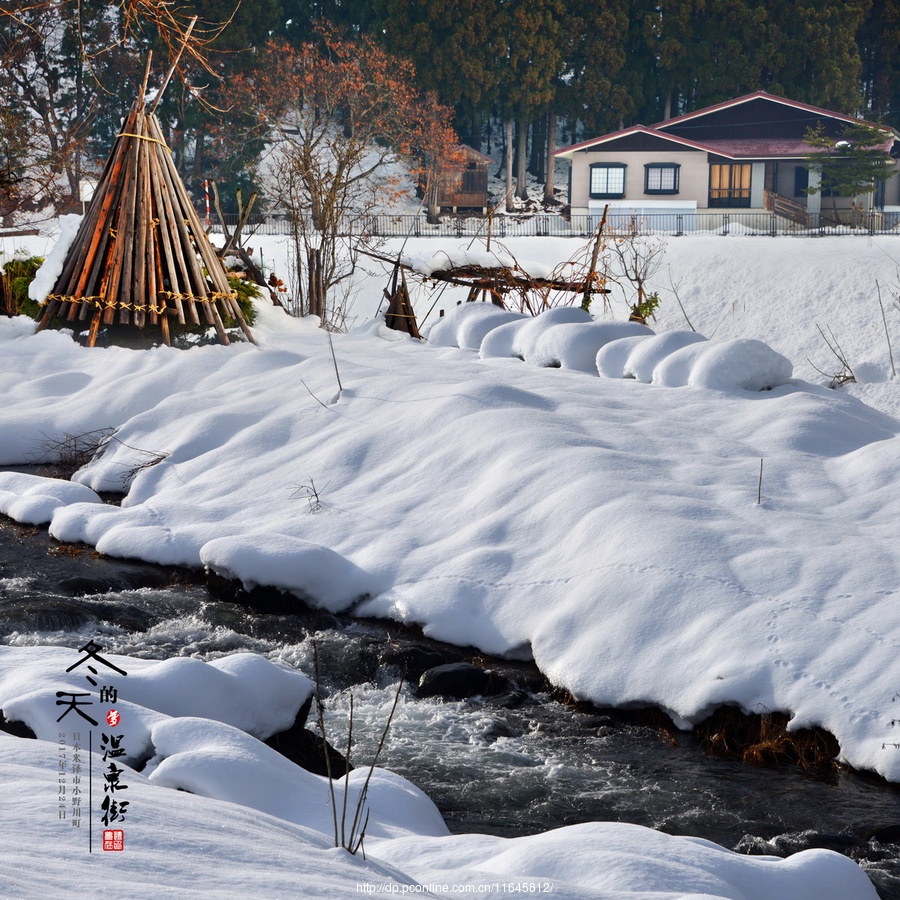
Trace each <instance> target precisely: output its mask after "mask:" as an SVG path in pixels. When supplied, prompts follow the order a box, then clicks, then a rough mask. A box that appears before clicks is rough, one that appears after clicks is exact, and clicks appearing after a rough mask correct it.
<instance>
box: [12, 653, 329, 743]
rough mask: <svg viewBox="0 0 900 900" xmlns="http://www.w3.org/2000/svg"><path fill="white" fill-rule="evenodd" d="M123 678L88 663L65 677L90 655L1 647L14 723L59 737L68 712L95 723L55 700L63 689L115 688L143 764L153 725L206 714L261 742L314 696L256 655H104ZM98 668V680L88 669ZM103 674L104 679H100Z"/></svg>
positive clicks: (101, 710) (304, 681) (303, 682)
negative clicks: (208, 659) (161, 657)
mask: <svg viewBox="0 0 900 900" xmlns="http://www.w3.org/2000/svg"><path fill="white" fill-rule="evenodd" d="M100 655H101V656H102V657H103V658H104V659H106V660H108V661H109V662H110V663H112V665H114V666H116V667H117V668H118V669H120V670H122V671H124V672H126V673H127V674H126V675H124V676H123V675H121V674H120V673H118V672H116V671H115V670H113V669H107V668H105V667H104V666H101V665H98V664H97V663H96V662H93V661H91V660H88V661H87V662H85V663H82V664H81V665H77V666H76V667H75V668H74V669H73V670H72V671H71V672H67V671H66V669H68V668H69V667H70V666H72V665H73V664H76V663H78V662H79V660H81V659H82V658H83V657H85V654H83V653H80V652H78V651H77V650H70V649H67V648H63V647H40V648H29V649H21V648H11V647H3V648H0V709H2V710H3V712H4V714H5V715H6V717H7V718H8V719H10V720H13V721H18V722H24V723H25V724H26V725H28V727H29V728H31V730H32V731H34V732H35V734H36V735H37V736H38V738H40V739H42V740H47V741H53V740H56V733H57V731H58V730H59V728H60V725H59V724H58V723H57V719H58V717H59V716H60V715H61V714H62V715H63V716H64V719H63V721H64V722H65V723H66V725H67V726H68V727H72V726H73V723H75V722H77V723H79V724H80V725H82V726H83V727H88V726H89V724H90V723H88V722H87V720H86V719H83V718H81V717H80V715H79V714H78V712H77V711H76V710H68V709H67V707H66V706H65V705H63V706H60V705H58V704H57V703H56V694H57V691H70V692H76V693H77V692H84V691H89V692H90V691H93V692H94V693H96V692H97V690H98V686H97V685H92V684H91V683H90V682H89V680H88V678H89V677H94V679H95V680H97V679H99V678H102V679H103V680H102V681H98V685H111V686H114V687H115V688H116V690H117V699H116V700H115V703H114V705H115V706H116V708H118V709H119V711H120V712H121V713H122V725H121V726H120V728H119V729H118V733H120V734H122V735H125V737H126V740H125V747H126V748H127V750H128V758H129V759H140V758H141V757H143V756H145V755H146V754H147V753H148V752H149V750H150V731H151V729H152V726H153V725H154V723H156V722H158V721H160V720H162V719H165V718H167V717H170V716H201V715H202V716H204V717H206V718H209V719H216V720H218V721H220V722H224V723H226V724H228V725H229V726H233V727H235V728H239V729H241V730H242V731H245V732H247V733H248V734H250V735H254V736H256V737H258V738H267V737H269V736H271V735H272V734H276V733H278V732H280V731H284V730H285V729H287V728H289V727H290V726H291V725H292V724H293V722H294V719H295V718H296V716H297V713H298V711H299V710H300V708H301V707H302V706H303V704H304V703H305V702H306V701H307V700H308V699H309V697H310V696H311V695H312V691H313V685H312V682H311V681H310V680H309V679H308V678H306V676H304V675H302V674H300V673H299V672H295V671H293V670H292V669H287V668H285V667H284V666H281V665H276V664H274V663H270V662H268V661H267V660H265V659H263V658H262V657H260V656H257V655H255V654H253V653H237V654H234V655H232V656H226V657H222V658H221V659H217V660H214V661H213V662H209V663H205V662H201V661H200V660H196V659H168V660H162V661H157V660H146V659H135V658H131V657H124V656H118V655H116V654H110V653H101V654H100ZM88 666H93V667H94V669H96V672H95V673H94V675H93V676H91V673H90V671H89V669H88ZM97 673H99V674H97ZM96 700H97V698H96V697H93V698H92V704H93V706H92V708H87V707H85V708H84V709H85V712H86V713H88V714H89V715H90V716H91V718H93V719H94V720H96V721H98V722H102V717H103V715H105V712H106V709H107V708H108V704H107V705H103V704H99V703H97V702H96Z"/></svg>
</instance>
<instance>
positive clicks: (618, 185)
mask: <svg viewBox="0 0 900 900" xmlns="http://www.w3.org/2000/svg"><path fill="white" fill-rule="evenodd" d="M624 196H625V164H624V163H594V164H593V165H592V166H591V197H593V198H594V199H599V200H608V199H612V198H614V197H624Z"/></svg>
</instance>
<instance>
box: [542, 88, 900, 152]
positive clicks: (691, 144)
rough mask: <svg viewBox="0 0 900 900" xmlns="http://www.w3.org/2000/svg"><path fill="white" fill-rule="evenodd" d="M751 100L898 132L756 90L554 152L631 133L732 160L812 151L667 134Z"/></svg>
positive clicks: (784, 143)
mask: <svg viewBox="0 0 900 900" xmlns="http://www.w3.org/2000/svg"><path fill="white" fill-rule="evenodd" d="M751 100H768V101H770V102H772V103H779V104H782V105H784V106H790V107H792V108H794V109H799V110H803V111H804V112H811V113H815V114H816V115H819V116H824V117H827V118H831V119H838V120H840V121H842V122H848V123H852V124H854V125H868V126H869V127H870V128H878V129H881V130H882V131H885V132H890V133H891V134H893V135H895V136H896V135H897V131H896V130H895V129H893V128H890V127H889V126H886V125H879V124H876V123H874V122H866V121H864V120H863V119H856V118H854V117H853V116H848V115H845V114H844V113H838V112H833V111H832V110H829V109H822V108H820V107H818V106H810V105H809V104H807V103H799V102H797V101H796V100H787V99H786V98H784V97H777V96H775V94H769V93H766V91H755V92H754V93H752V94H745V95H744V96H743V97H737V98H735V99H734V100H726V101H725V102H723V103H717V104H715V105H714V106H707V107H705V108H704V109H698V110H695V111H694V112H689V113H685V114H684V115H681V116H676V117H675V118H673V119H666V120H665V121H663V122H657V123H656V124H655V125H653V126H652V127H648V126H646V125H633V126H631V128H625V129H623V130H621V131H613V132H610V133H609V134H604V135H601V136H600V137H595V138H591V139H589V140H586V141H581V142H580V143H578V144H572V145H571V146H570V147H563V148H562V149H561V150H557V151H556V153H555V154H554V155H556V156H561V155H562V154H568V153H570V152H572V151H575V150H584V149H587V148H588V147H595V146H597V145H598V144H605V143H607V142H609V141H614V140H617V139H618V138H621V137H624V136H626V135H630V134H638V133H640V134H649V135H653V136H654V137H658V138H661V139H663V140H667V141H672V142H673V143H677V144H681V145H683V146H684V147H685V148H686V149H690V150H703V151H706V152H708V153H715V154H717V155H719V156H726V157H730V158H733V159H765V158H775V157H781V158H784V157H802V156H808V155H809V153H810V148H809V147H808V146H807V145H806V144H804V143H803V142H802V141H796V140H790V139H788V140H778V139H750V140H721V141H720V140H713V141H703V142H699V141H692V140H689V139H688V138H684V137H680V136H678V135H674V134H668V133H667V132H666V129H667V128H668V127H669V126H671V125H675V124H678V123H681V122H686V121H689V120H690V119H695V118H698V117H699V116H705V115H707V114H708V113H711V112H716V111H718V110H722V109H728V108H730V107H733V106H740V105H741V104H744V103H749V102H750V101H751ZM888 146H890V142H888Z"/></svg>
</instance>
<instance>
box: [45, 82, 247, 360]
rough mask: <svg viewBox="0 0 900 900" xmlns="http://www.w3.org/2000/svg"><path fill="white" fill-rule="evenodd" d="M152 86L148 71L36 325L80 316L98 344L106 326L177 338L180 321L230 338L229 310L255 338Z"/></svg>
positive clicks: (89, 341) (91, 342) (70, 320)
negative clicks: (158, 112)
mask: <svg viewBox="0 0 900 900" xmlns="http://www.w3.org/2000/svg"><path fill="white" fill-rule="evenodd" d="M148 72H149V66H148ZM146 87H147V76H146V75H145V76H144V84H143V85H142V87H141V93H140V95H139V96H138V99H137V100H136V101H135V104H134V106H133V107H132V108H131V112H130V113H129V114H128V117H127V118H126V120H125V123H124V125H123V127H122V131H121V133H120V134H119V136H118V137H117V139H116V143H115V145H114V146H113V149H112V153H111V154H110V157H109V159H108V160H107V163H106V166H105V168H104V170H103V174H102V175H101V176H100V181H99V183H98V185H97V189H96V191H95V193H94V198H93V200H92V201H91V203H90V206H89V207H88V210H87V212H86V214H85V216H84V219H83V220H82V222H81V226H80V228H79V230H78V233H77V234H76V236H75V240H74V241H73V243H72V246H71V247H70V249H69V253H68V256H67V257H66V260H65V262H64V264H63V269H62V272H61V273H60V276H59V278H58V279H57V281H56V284H55V286H54V288H53V290H52V292H51V293H50V295H49V297H47V299H46V301H45V306H44V309H43V312H42V313H41V316H40V317H39V319H38V326H37V330H38V331H40V330H42V329H43V328H46V327H47V326H48V325H49V324H50V323H51V322H53V321H54V320H55V319H59V320H62V321H63V322H68V323H73V324H74V323H76V322H79V323H82V327H87V328H88V335H87V344H88V346H90V347H93V346H94V344H95V343H96V340H97V335H98V333H99V331H100V328H101V327H102V326H104V325H113V324H120V325H131V326H135V327H137V328H145V327H146V326H147V325H150V326H151V327H158V328H159V329H160V332H161V335H162V340H163V341H164V342H165V343H166V344H169V343H170V324H171V323H173V322H177V323H179V324H181V325H195V326H199V325H207V326H212V327H213V328H214V329H215V331H216V335H217V336H218V339H219V341H220V342H221V343H223V344H228V343H229V340H228V335H227V334H226V332H225V326H224V324H223V318H224V317H226V316H229V317H231V318H232V319H233V320H234V321H235V322H237V323H238V325H239V326H240V327H241V329H242V330H243V332H244V334H245V335H246V336H247V338H248V340H251V341H253V335H252V334H251V332H250V329H249V327H248V326H247V323H246V321H245V320H244V317H243V316H242V315H241V311H240V308H239V306H238V304H237V299H236V295H235V294H234V293H233V291H232V290H231V286H230V284H229V283H228V276H227V275H226V273H225V269H224V267H223V265H222V263H221V261H220V260H219V258H218V257H217V256H216V253H215V250H214V249H213V246H212V244H211V243H210V242H209V239H208V238H207V236H206V232H205V231H204V228H203V225H202V223H201V222H200V217H199V216H198V215H197V212H196V210H195V209H194V206H193V204H192V203H191V200H190V197H189V196H188V192H187V189H186V188H185V186H184V183H183V182H182V181H181V178H180V177H179V175H178V172H177V170H176V168H175V164H174V162H173V160H172V154H171V152H170V150H169V148H168V147H167V146H166V143H165V140H164V138H163V134H162V129H161V128H160V125H159V122H158V120H157V118H156V116H155V114H154V112H153V109H155V104H154V107H151V109H150V110H149V111H148V110H147V109H146V108H145V105H144V96H145V94H146ZM157 99H158V98H157Z"/></svg>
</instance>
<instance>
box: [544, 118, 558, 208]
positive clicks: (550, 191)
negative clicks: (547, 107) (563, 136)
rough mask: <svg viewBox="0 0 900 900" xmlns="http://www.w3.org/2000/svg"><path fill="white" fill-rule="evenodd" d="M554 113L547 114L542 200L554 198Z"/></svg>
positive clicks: (552, 199)
mask: <svg viewBox="0 0 900 900" xmlns="http://www.w3.org/2000/svg"><path fill="white" fill-rule="evenodd" d="M555 152H556V113H555V112H552V111H551V112H550V113H549V114H548V116H547V177H546V178H545V179H544V200H549V201H551V202H552V201H554V200H556V192H555V188H556V158H555V157H554V155H553V154H554V153H555Z"/></svg>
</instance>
